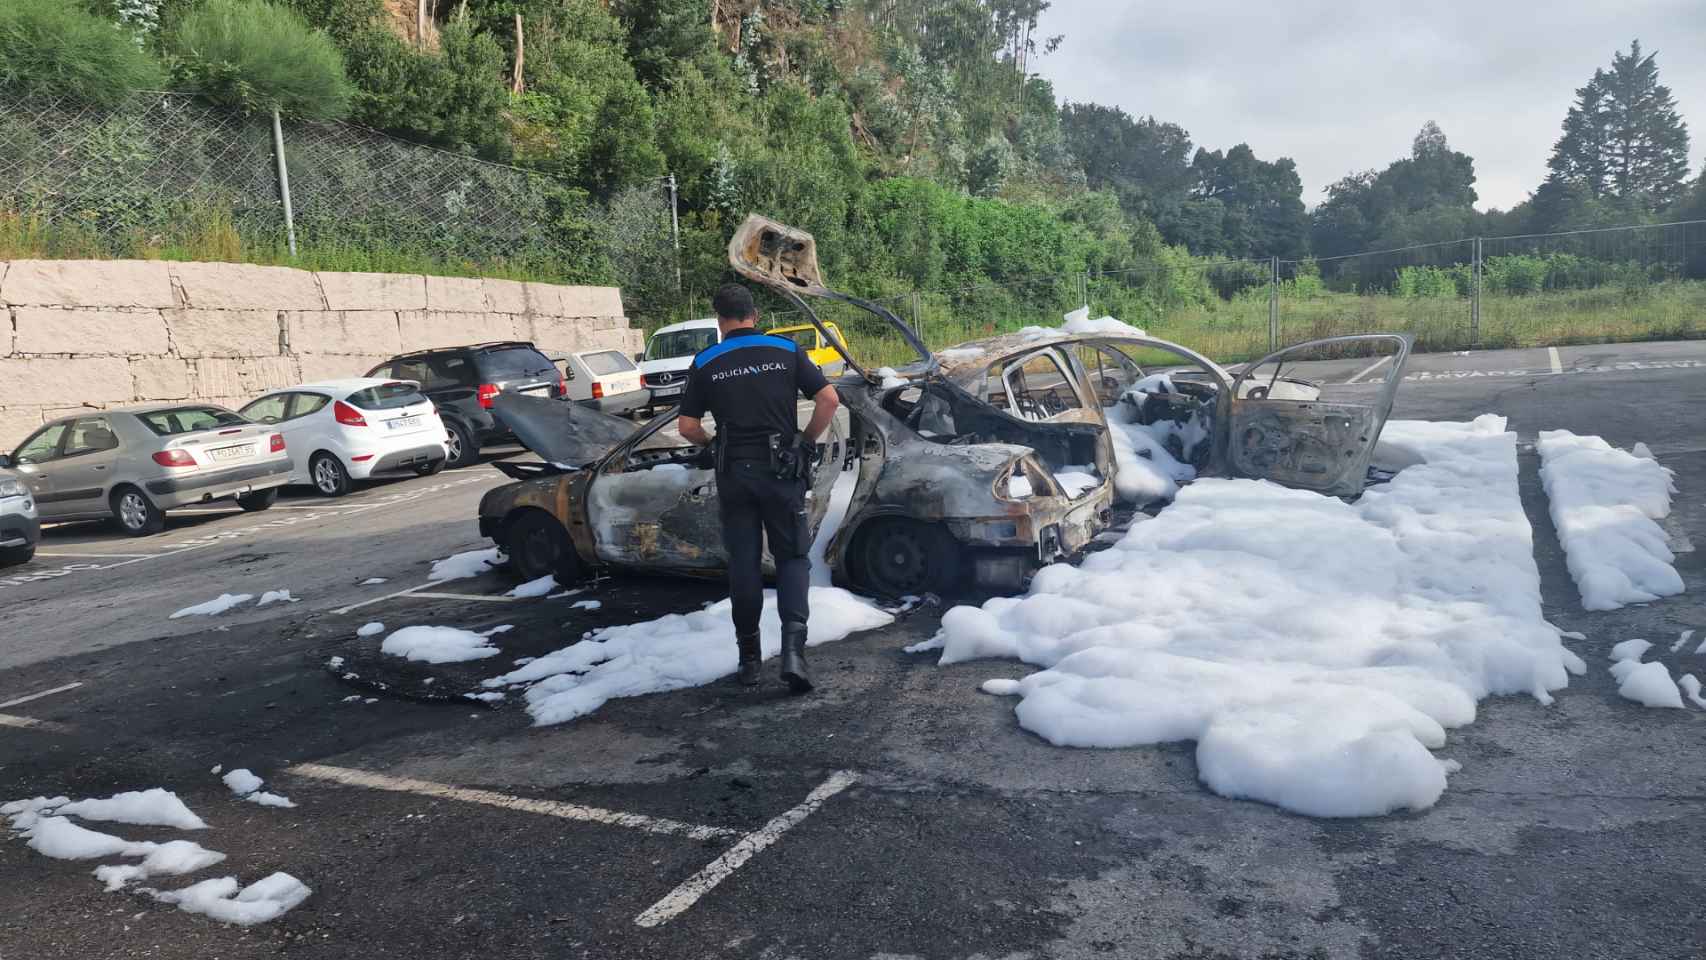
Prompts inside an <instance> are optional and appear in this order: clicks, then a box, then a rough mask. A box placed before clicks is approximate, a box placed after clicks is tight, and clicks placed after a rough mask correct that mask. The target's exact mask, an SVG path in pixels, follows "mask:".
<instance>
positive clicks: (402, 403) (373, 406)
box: [347, 383, 421, 410]
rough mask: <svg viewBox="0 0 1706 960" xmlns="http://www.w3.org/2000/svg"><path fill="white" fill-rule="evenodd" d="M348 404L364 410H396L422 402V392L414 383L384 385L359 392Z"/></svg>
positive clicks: (350, 396) (351, 395) (350, 398)
mask: <svg viewBox="0 0 1706 960" xmlns="http://www.w3.org/2000/svg"><path fill="white" fill-rule="evenodd" d="M347 399H348V402H349V403H351V404H353V405H354V406H357V407H360V408H361V409H363V410H395V409H397V408H398V407H406V406H409V405H410V404H413V403H419V402H420V401H421V392H420V391H419V390H416V389H415V385H414V384H412V383H382V384H380V385H379V386H377V387H368V388H367V389H366V390H357V391H356V392H354V393H352V394H350V395H349V397H348V398H347Z"/></svg>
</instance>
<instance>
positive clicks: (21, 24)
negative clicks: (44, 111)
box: [0, 0, 164, 107]
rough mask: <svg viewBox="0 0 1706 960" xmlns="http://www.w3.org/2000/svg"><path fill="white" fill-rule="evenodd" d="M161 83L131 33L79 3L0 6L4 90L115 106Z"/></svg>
mask: <svg viewBox="0 0 1706 960" xmlns="http://www.w3.org/2000/svg"><path fill="white" fill-rule="evenodd" d="M163 83H164V72H163V71H162V70H161V67H160V64H159V63H158V62H157V61H155V59H154V58H153V57H152V56H150V55H149V54H148V53H147V51H145V50H143V49H141V48H140V47H139V46H138V45H137V44H136V42H135V41H134V40H132V39H131V37H130V35H129V34H127V33H125V32H124V31H122V30H119V29H117V28H116V27H115V26H114V25H113V24H112V23H110V22H107V21H105V20H101V19H99V18H98V17H94V16H91V15H90V14H88V13H85V12H83V11H82V10H81V9H79V7H78V6H77V5H76V4H73V3H68V2H66V0H5V2H4V3H0V87H5V88H7V89H8V90H10V91H13V92H17V93H23V94H28V95H37V96H51V97H71V98H73V99H76V100H81V101H85V102H88V103H93V104H97V105H99V106H103V107H112V106H116V105H118V104H119V103H120V102H122V101H123V100H124V99H125V98H126V97H127V96H129V95H130V94H131V93H132V92H133V91H136V90H148V89H158V88H159V87H160V86H161V85H162V84H163Z"/></svg>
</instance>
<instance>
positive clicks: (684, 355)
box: [637, 317, 722, 412]
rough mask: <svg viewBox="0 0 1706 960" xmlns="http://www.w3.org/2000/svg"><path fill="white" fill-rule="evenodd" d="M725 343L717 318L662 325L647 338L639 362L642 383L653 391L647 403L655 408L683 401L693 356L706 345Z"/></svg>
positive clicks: (649, 406)
mask: <svg viewBox="0 0 1706 960" xmlns="http://www.w3.org/2000/svg"><path fill="white" fill-rule="evenodd" d="M720 342H722V333H721V332H720V331H719V330H718V328H717V318H716V317H706V318H704V319H701V320H688V321H686V322H684V323H672V324H670V325H669V326H667V327H661V328H659V330H658V332H656V333H654V334H652V338H651V339H650V340H648V341H646V352H645V353H642V354H640V356H639V357H638V358H637V359H638V360H639V361H640V383H641V385H643V386H644V387H645V388H646V389H647V390H649V391H651V395H650V398H649V400H648V402H647V407H648V412H649V410H650V408H652V407H667V406H673V405H675V404H676V403H679V402H680V401H681V391H682V388H684V387H685V386H686V385H687V368H688V367H691V366H692V365H693V357H694V356H695V355H696V354H698V352H699V351H701V350H703V349H705V348H706V347H709V346H712V345H714V344H717V343H720Z"/></svg>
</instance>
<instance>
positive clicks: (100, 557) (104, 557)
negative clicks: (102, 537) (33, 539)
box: [36, 550, 157, 560]
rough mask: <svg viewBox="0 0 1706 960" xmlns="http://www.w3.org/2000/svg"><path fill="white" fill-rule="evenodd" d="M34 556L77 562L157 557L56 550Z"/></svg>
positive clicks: (146, 554)
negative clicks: (92, 559)
mask: <svg viewBox="0 0 1706 960" xmlns="http://www.w3.org/2000/svg"><path fill="white" fill-rule="evenodd" d="M36 556H38V557H68V558H73V559H77V560H82V559H85V558H94V559H96V560H134V559H140V558H142V557H152V556H157V554H152V553H61V552H59V551H57V550H56V551H54V552H52V553H49V552H47V551H46V550H37V551H36Z"/></svg>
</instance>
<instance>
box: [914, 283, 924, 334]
mask: <svg viewBox="0 0 1706 960" xmlns="http://www.w3.org/2000/svg"><path fill="white" fill-rule="evenodd" d="M912 332H913V334H914V335H916V336H917V337H918V339H920V340H923V339H924V328H923V327H920V326H919V325H918V291H917V290H914V291H912Z"/></svg>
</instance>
